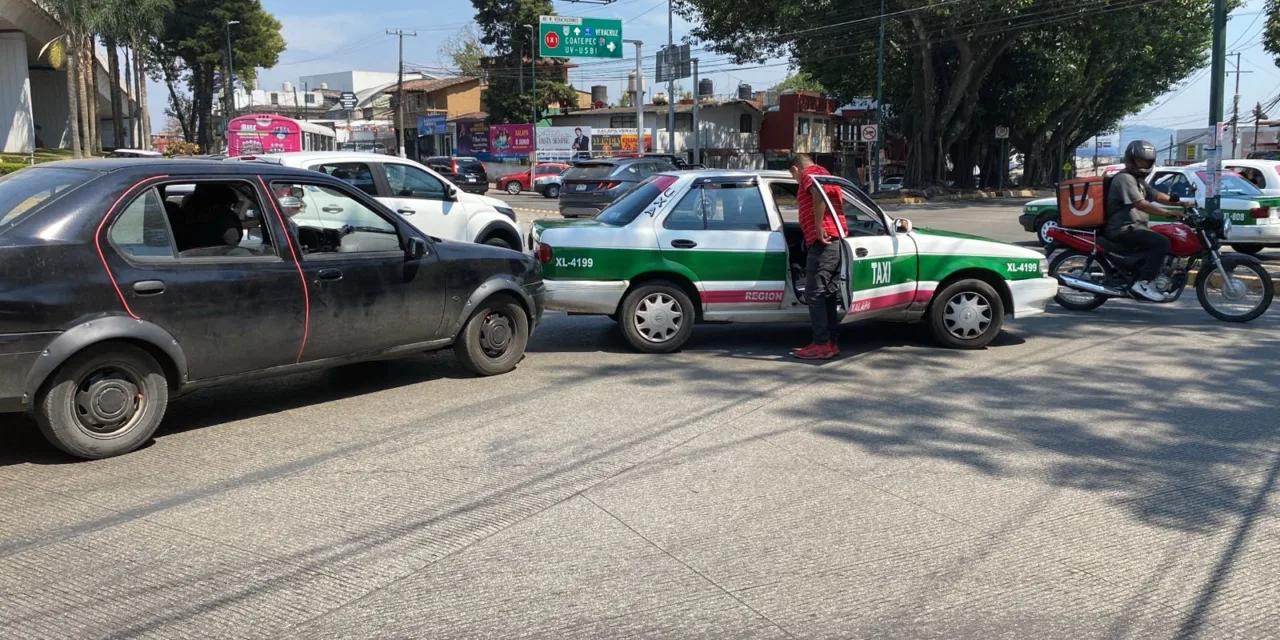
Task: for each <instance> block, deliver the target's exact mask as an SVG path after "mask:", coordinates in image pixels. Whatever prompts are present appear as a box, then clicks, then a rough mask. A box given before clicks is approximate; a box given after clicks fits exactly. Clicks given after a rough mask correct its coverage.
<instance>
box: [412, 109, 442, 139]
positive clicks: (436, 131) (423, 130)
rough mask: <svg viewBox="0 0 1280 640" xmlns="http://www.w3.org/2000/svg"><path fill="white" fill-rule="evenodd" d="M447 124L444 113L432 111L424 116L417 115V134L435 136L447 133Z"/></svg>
mask: <svg viewBox="0 0 1280 640" xmlns="http://www.w3.org/2000/svg"><path fill="white" fill-rule="evenodd" d="M447 128H448V127H447V125H446V124H445V115H444V114H443V113H433V114H430V115H425V116H418V135H419V136H435V135H441V134H444V133H447V131H446V129H447Z"/></svg>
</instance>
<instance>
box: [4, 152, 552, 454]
mask: <svg viewBox="0 0 1280 640" xmlns="http://www.w3.org/2000/svg"><path fill="white" fill-rule="evenodd" d="M316 194H323V202H325V208H324V209H323V212H322V213H320V217H323V219H324V222H323V224H321V223H317V222H316V220H317V216H315V215H313V214H314V213H316V212H314V211H312V210H310V205H309V204H307V203H308V202H310V201H311V200H309V199H310V198H312V197H313V196H315V195H316ZM0 273H3V274H4V285H5V286H4V292H3V294H0V335H3V336H4V339H3V340H0V412H20V411H29V412H30V413H31V414H32V415H33V416H34V417H35V420H36V423H37V425H38V426H39V428H40V431H41V432H42V433H43V434H44V436H45V437H46V438H47V439H48V440H49V442H50V443H52V444H53V445H54V446H56V447H58V448H59V449H61V450H63V451H65V452H67V453H69V454H71V455H73V456H78V457H81V458H105V457H108V456H113V455H119V454H122V453H127V452H129V451H132V450H134V449H136V448H138V447H140V446H142V445H144V444H145V443H146V442H147V441H148V440H149V439H150V438H151V436H152V434H153V433H154V432H155V430H156V427H157V426H159V424H160V422H161V421H162V420H163V418H164V415H165V410H166V407H167V406H168V402H169V399H170V397H172V396H174V395H177V394H182V393H185V392H188V391H192V390H195V389H199V388H203V387H208V386H213V385H218V384H223V383H227V382H245V381H249V380H255V379H258V378H261V377H265V376H269V375H282V374H289V373H297V372H300V371H307V370H311V369H320V368H326V367H333V366H337V365H342V364H347V363H352V362H358V361H364V360H372V359H378V358H387V357H395V356H401V355H409V354H416V353H421V352H424V351H433V350H439V349H446V348H450V347H452V348H453V350H454V352H455V354H457V357H458V359H459V361H460V362H461V364H462V365H464V366H465V367H466V368H468V369H470V370H471V371H472V372H474V373H476V374H479V375H493V374H499V373H504V372H506V371H510V370H511V369H513V368H515V366H516V365H517V364H518V363H519V361H520V359H521V357H522V355H523V353H524V348H525V344H526V343H527V340H528V338H529V334H530V332H531V331H532V329H533V328H534V326H535V325H536V324H537V322H538V320H539V318H540V317H541V314H542V308H543V298H544V296H545V292H544V285H543V284H542V280H541V277H540V275H539V269H538V265H537V264H535V262H534V261H533V259H532V258H531V257H529V256H526V255H524V254H521V253H517V252H515V251H510V250H507V249H501V248H497V247H489V246H484V245H476V244H466V243H459V242H436V241H434V240H432V239H430V238H429V237H427V236H426V235H425V234H423V233H422V232H421V231H419V230H418V229H416V228H414V227H413V226H412V225H410V224H408V223H407V222H406V221H405V219H404V218H402V217H400V216H397V215H396V214H395V213H393V212H392V211H391V210H389V209H387V208H386V207H385V206H383V205H382V204H381V203H380V202H378V200H376V199H375V198H373V197H372V196H370V195H369V194H368V193H365V192H364V191H362V190H360V189H357V188H356V187H354V186H353V185H351V184H350V183H348V182H345V181H343V180H338V179H335V178H333V177H332V176H329V175H325V174H324V173H320V172H315V171H305V170H301V169H295V168H290V167H286V166H281V165H280V164H272V163H258V162H242V163H232V162H214V161H191V160H187V161H173V160H152V159H148V160H140V159H127V160H125V159H122V160H78V161H68V162H51V163H46V164H41V165H38V166H35V167H30V168H27V169H23V170H20V171H17V172H15V173H13V174H10V175H8V176H5V177H3V178H0Z"/></svg>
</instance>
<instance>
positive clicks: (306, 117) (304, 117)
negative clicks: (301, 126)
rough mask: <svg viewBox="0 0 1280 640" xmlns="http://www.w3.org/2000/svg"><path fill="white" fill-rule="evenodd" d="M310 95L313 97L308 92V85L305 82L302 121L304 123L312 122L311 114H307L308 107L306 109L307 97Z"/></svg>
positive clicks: (303, 85) (303, 84)
mask: <svg viewBox="0 0 1280 640" xmlns="http://www.w3.org/2000/svg"><path fill="white" fill-rule="evenodd" d="M309 95H311V93H310V92H309V91H307V83H305V82H304V83H302V102H303V107H302V120H303V122H310V121H311V114H309V113H307V107H306V102H307V96H309Z"/></svg>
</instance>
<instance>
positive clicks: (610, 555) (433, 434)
mask: <svg viewBox="0 0 1280 640" xmlns="http://www.w3.org/2000/svg"><path fill="white" fill-rule="evenodd" d="M1016 215H1017V211H1016V208H1015V207H1012V206H1007V205H994V206H993V205H984V206H980V207H964V208H932V209H930V210H924V211H921V210H917V211H912V212H911V216H912V217H913V218H919V219H922V220H928V222H929V223H930V224H936V225H937V226H942V227H946V228H951V229H957V230H963V231H973V230H977V231H981V230H983V229H984V228H987V227H990V228H992V229H995V230H996V231H998V232H999V233H1001V234H1003V235H1005V236H1006V237H1009V238H1010V239H1029V235H1028V234H1022V232H1021V231H1020V230H1018V231H1017V234H1013V235H1010V233H1011V232H1008V231H1007V229H1006V230H1005V231H999V229H997V228H996V227H994V226H992V225H996V224H997V223H998V221H1000V220H1012V219H1013V218H1015V217H1016ZM1013 224H1014V226H1015V227H1016V222H1015V223H1013ZM1274 253H1276V252H1273V255H1274ZM1264 255H1265V254H1264ZM1272 264H1273V265H1274V264H1276V263H1275V262H1272ZM1191 298H1193V296H1188V299H1187V300H1184V301H1183V302H1179V303H1177V304H1176V305H1174V306H1172V307H1158V306H1151V305H1138V304H1134V303H1127V302H1124V303H1122V302H1117V303H1108V304H1107V305H1106V306H1104V307H1103V308H1102V309H1100V310H1099V311H1097V312H1094V313H1088V314H1070V313H1066V312H1063V311H1061V310H1058V309H1051V312H1050V313H1049V314H1048V315H1045V316H1042V317H1038V318H1029V319H1026V320H1021V321H1018V322H1013V323H1010V324H1009V325H1008V326H1007V330H1006V333H1005V334H1004V335H1003V336H1002V337H1001V338H1000V339H999V340H997V342H995V343H994V344H993V345H992V346H991V347H990V348H988V349H985V350H982V351H974V352H961V351H950V350H944V349H940V348H938V347H936V346H934V345H933V344H932V343H930V341H929V340H928V338H927V337H926V335H925V334H924V332H923V331H922V330H919V329H918V328H915V327H905V326H898V325H889V324H881V323H863V324H856V325H853V326H849V327H846V328H845V329H844V330H843V332H842V335H841V347H842V348H843V349H844V355H843V357H842V358H841V359H839V360H837V361H832V362H827V363H823V364H811V363H803V362H798V361H794V360H789V359H787V358H786V357H784V354H785V353H786V351H787V349H789V348H791V347H795V346H798V345H800V344H802V343H804V342H805V341H806V338H807V331H806V328H805V327H804V326H803V325H762V326H742V325H736V326H735V325H712V326H701V327H699V328H698V329H697V331H696V332H695V334H694V337H693V339H692V341H691V342H690V344H689V346H688V347H687V348H686V349H685V350H684V351H682V352H681V353H678V354H673V355H666V356H647V355H640V354H636V353H633V352H631V351H630V350H629V349H628V347H627V346H626V344H625V342H624V341H623V339H622V337H621V336H620V335H619V332H618V330H617V328H616V327H615V326H614V325H613V324H612V323H611V322H610V321H608V320H607V319H603V318H586V317H570V316H565V315H560V314H552V315H550V316H549V317H548V318H547V319H546V322H545V323H544V325H543V326H541V327H539V329H538V331H537V333H536V335H535V336H534V339H533V340H532V343H531V344H530V348H529V354H528V357H527V358H526V359H525V360H524V362H523V363H522V364H521V366H520V367H519V368H518V369H517V370H516V371H515V372H513V373H511V374H508V375H504V376H498V377H494V378H486V379H477V378H471V377H468V376H466V375H465V374H464V373H463V371H462V369H461V367H459V366H458V365H457V364H456V363H455V362H454V359H453V357H452V355H451V354H449V353H439V354H433V355H426V356H420V357H415V358H409V359H405V360H400V361H394V362H385V363H373V364H367V365H360V366H354V367H348V368H344V369H340V370H335V371H330V372H322V373H310V374H304V375H297V376H292V377H288V378H283V379H277V380H270V381H266V382H256V383H246V384H237V385H233V386H229V387H224V388H220V389H214V390H207V391H203V392H199V393H197V394H194V395H191V396H188V397H185V398H182V399H179V400H176V401H175V402H173V403H172V405H171V415H170V416H169V417H168V419H167V420H166V421H165V423H164V425H163V426H162V427H161V430H160V432H159V433H158V434H157V437H156V439H155V441H154V443H153V444H151V445H150V446H148V447H147V448H145V449H143V450H141V451H138V452H135V453H133V454H130V455H128V456H124V457H120V458H115V459H111V460H104V461H98V462H72V461H69V460H68V459H66V458H64V457H62V456H60V455H58V454H56V453H54V452H53V451H52V450H51V449H50V448H49V447H48V446H47V445H45V444H44V443H43V441H42V440H41V439H40V438H39V436H38V435H37V434H36V432H35V429H34V427H33V426H32V425H31V424H30V423H29V422H28V421H27V420H25V419H19V418H13V417H0V637H3V638H23V639H27V638H88V637H128V638H176V637H199V638H432V639H439V638H557V639H559V638H735V639H736V638H979V639H984V640H985V639H991V638H1011V639H1014V638H1016V639H1026V638H1037V639H1039V638H1063V639H1071V640H1076V639H1079V638H1172V637H1181V638H1274V637H1276V629H1280V497H1278V496H1280V492H1277V483H1278V480H1280V421H1278V420H1277V419H1276V406H1277V405H1276V400H1275V398H1276V389H1277V388H1280V370H1278V369H1277V367H1276V365H1275V363H1276V362H1277V361H1280V337H1277V336H1278V333H1277V331H1278V330H1280V319H1278V318H1280V316H1277V312H1275V311H1272V312H1271V313H1269V314H1268V315H1266V316H1264V317H1263V318H1262V319H1260V320H1258V321H1257V322H1254V323H1252V324H1250V325H1247V326H1231V325H1226V324H1222V323H1219V322H1216V321H1214V320H1212V319H1210V317H1209V316H1208V315H1207V314H1206V313H1204V311H1202V310H1201V309H1200V308H1199V307H1198V306H1196V305H1195V303H1194V300H1193V299H1191Z"/></svg>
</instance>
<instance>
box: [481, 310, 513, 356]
mask: <svg viewBox="0 0 1280 640" xmlns="http://www.w3.org/2000/svg"><path fill="white" fill-rule="evenodd" d="M514 337H515V330H514V329H513V325H512V323H511V318H508V317H507V316H506V315H505V314H501V313H497V312H491V313H490V314H489V315H487V316H485V317H484V322H482V323H481V324H480V348H481V349H483V350H484V354H485V355H486V356H489V357H490V358H501V357H502V355H503V354H504V353H506V352H507V349H508V348H510V347H511V341H512V339H513V338H514Z"/></svg>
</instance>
